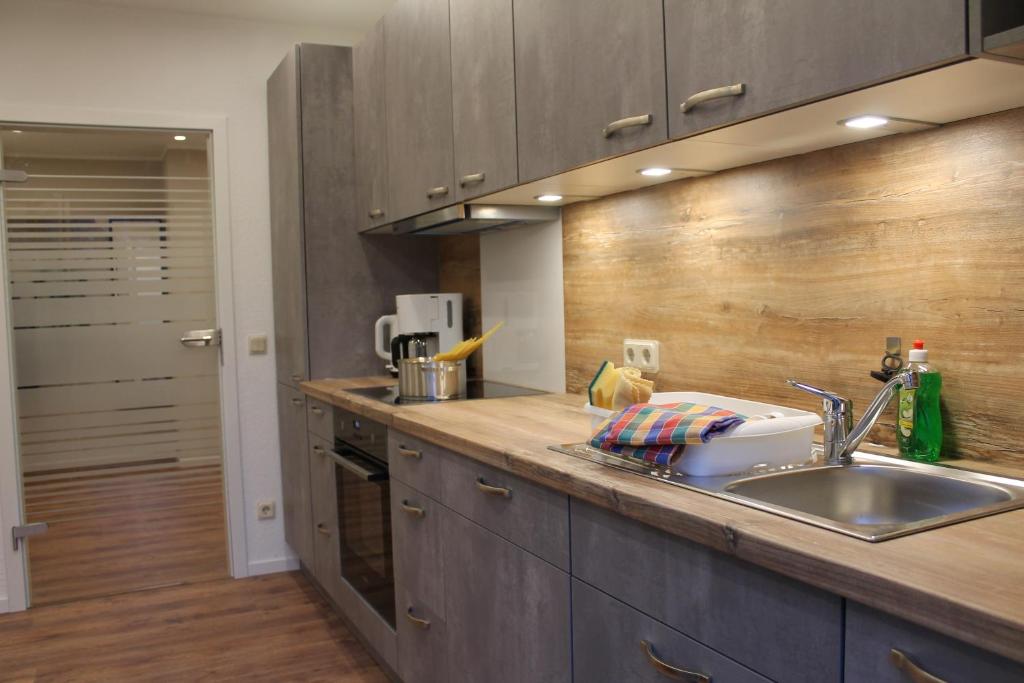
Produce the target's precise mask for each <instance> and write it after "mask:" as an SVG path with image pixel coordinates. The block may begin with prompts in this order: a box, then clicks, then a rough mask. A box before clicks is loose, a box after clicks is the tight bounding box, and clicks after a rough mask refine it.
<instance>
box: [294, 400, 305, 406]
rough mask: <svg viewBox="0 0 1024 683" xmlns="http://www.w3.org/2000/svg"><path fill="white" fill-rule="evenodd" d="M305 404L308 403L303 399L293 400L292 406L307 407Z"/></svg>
mask: <svg viewBox="0 0 1024 683" xmlns="http://www.w3.org/2000/svg"><path fill="white" fill-rule="evenodd" d="M305 404H306V402H305V401H303V400H302V399H301V398H293V399H292V405H293V406H301V405H305Z"/></svg>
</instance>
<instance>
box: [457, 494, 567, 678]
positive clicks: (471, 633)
mask: <svg viewBox="0 0 1024 683" xmlns="http://www.w3.org/2000/svg"><path fill="white" fill-rule="evenodd" d="M441 513H442V514H443V515H444V519H443V522H442V528H441V534H442V540H441V542H442V545H443V547H444V558H445V560H444V561H445V565H444V582H445V628H446V629H447V644H448V671H449V680H450V681H451V682H452V683H480V681H488V683H521V682H522V681H530V682H531V683H565V681H569V680H571V657H572V651H571V650H572V645H571V642H570V640H571V631H570V628H571V625H570V616H569V610H570V598H569V575H568V574H566V573H565V572H563V571H562V570H560V569H558V568H556V567H554V566H553V565H550V564H548V563H547V562H545V561H544V560H542V559H540V558H539V557H537V556H535V555H532V554H530V553H528V552H526V551H525V550H523V549H522V548H520V547H519V546H516V545H513V544H512V543H509V542H508V541H506V540H505V539H503V538H501V537H499V536H497V535H495V534H493V533H491V532H490V531H487V530H486V529H484V528H483V527H481V526H478V525H477V524H475V523H473V522H471V521H469V520H468V519H466V518H465V517H462V516H461V515H459V514H457V513H455V512H452V511H450V510H447V509H442V511H441Z"/></svg>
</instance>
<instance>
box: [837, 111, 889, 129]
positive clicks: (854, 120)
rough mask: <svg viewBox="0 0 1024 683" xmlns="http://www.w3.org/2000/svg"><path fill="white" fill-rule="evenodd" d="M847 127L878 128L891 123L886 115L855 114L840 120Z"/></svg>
mask: <svg viewBox="0 0 1024 683" xmlns="http://www.w3.org/2000/svg"><path fill="white" fill-rule="evenodd" d="M839 123H841V124H843V125H844V126H846V127H847V128H878V127H879V126H884V125H885V124H887V123H889V119H888V118H886V117H884V116H875V115H874V114H866V115H864V116H853V117H851V118H848V119H843V120H842V121H839Z"/></svg>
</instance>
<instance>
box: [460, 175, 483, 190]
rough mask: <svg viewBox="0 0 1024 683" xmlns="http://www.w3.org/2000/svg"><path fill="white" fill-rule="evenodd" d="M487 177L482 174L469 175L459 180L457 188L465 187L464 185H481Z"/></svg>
mask: <svg viewBox="0 0 1024 683" xmlns="http://www.w3.org/2000/svg"><path fill="white" fill-rule="evenodd" d="M486 177H487V176H485V175H484V173H483V172H480V173H470V174H469V175H464V176H462V177H461V178H459V187H465V186H466V185H477V184H479V183H482V182H483V181H484V179H485V178H486Z"/></svg>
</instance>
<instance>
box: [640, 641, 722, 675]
mask: <svg viewBox="0 0 1024 683" xmlns="http://www.w3.org/2000/svg"><path fill="white" fill-rule="evenodd" d="M640 649H641V650H643V653H644V654H645V655H646V656H647V661H648V662H649V663H650V665H651V666H653V667H654V669H655V671H657V672H658V673H660V674H662V675H663V676H665V677H666V678H673V679H675V680H677V681H686V683H711V677H710V676H708V675H707V674H703V673H700V672H698V671H688V670H686V669H680V668H679V667H678V666H672V665H671V664H669V663H668V662H666V661H665V660H663V659H661V658H660V657H658V655H657V654H656V653H655V652H654V646H652V645H651V644H650V643H649V642H647V641H646V640H641V641H640Z"/></svg>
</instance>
